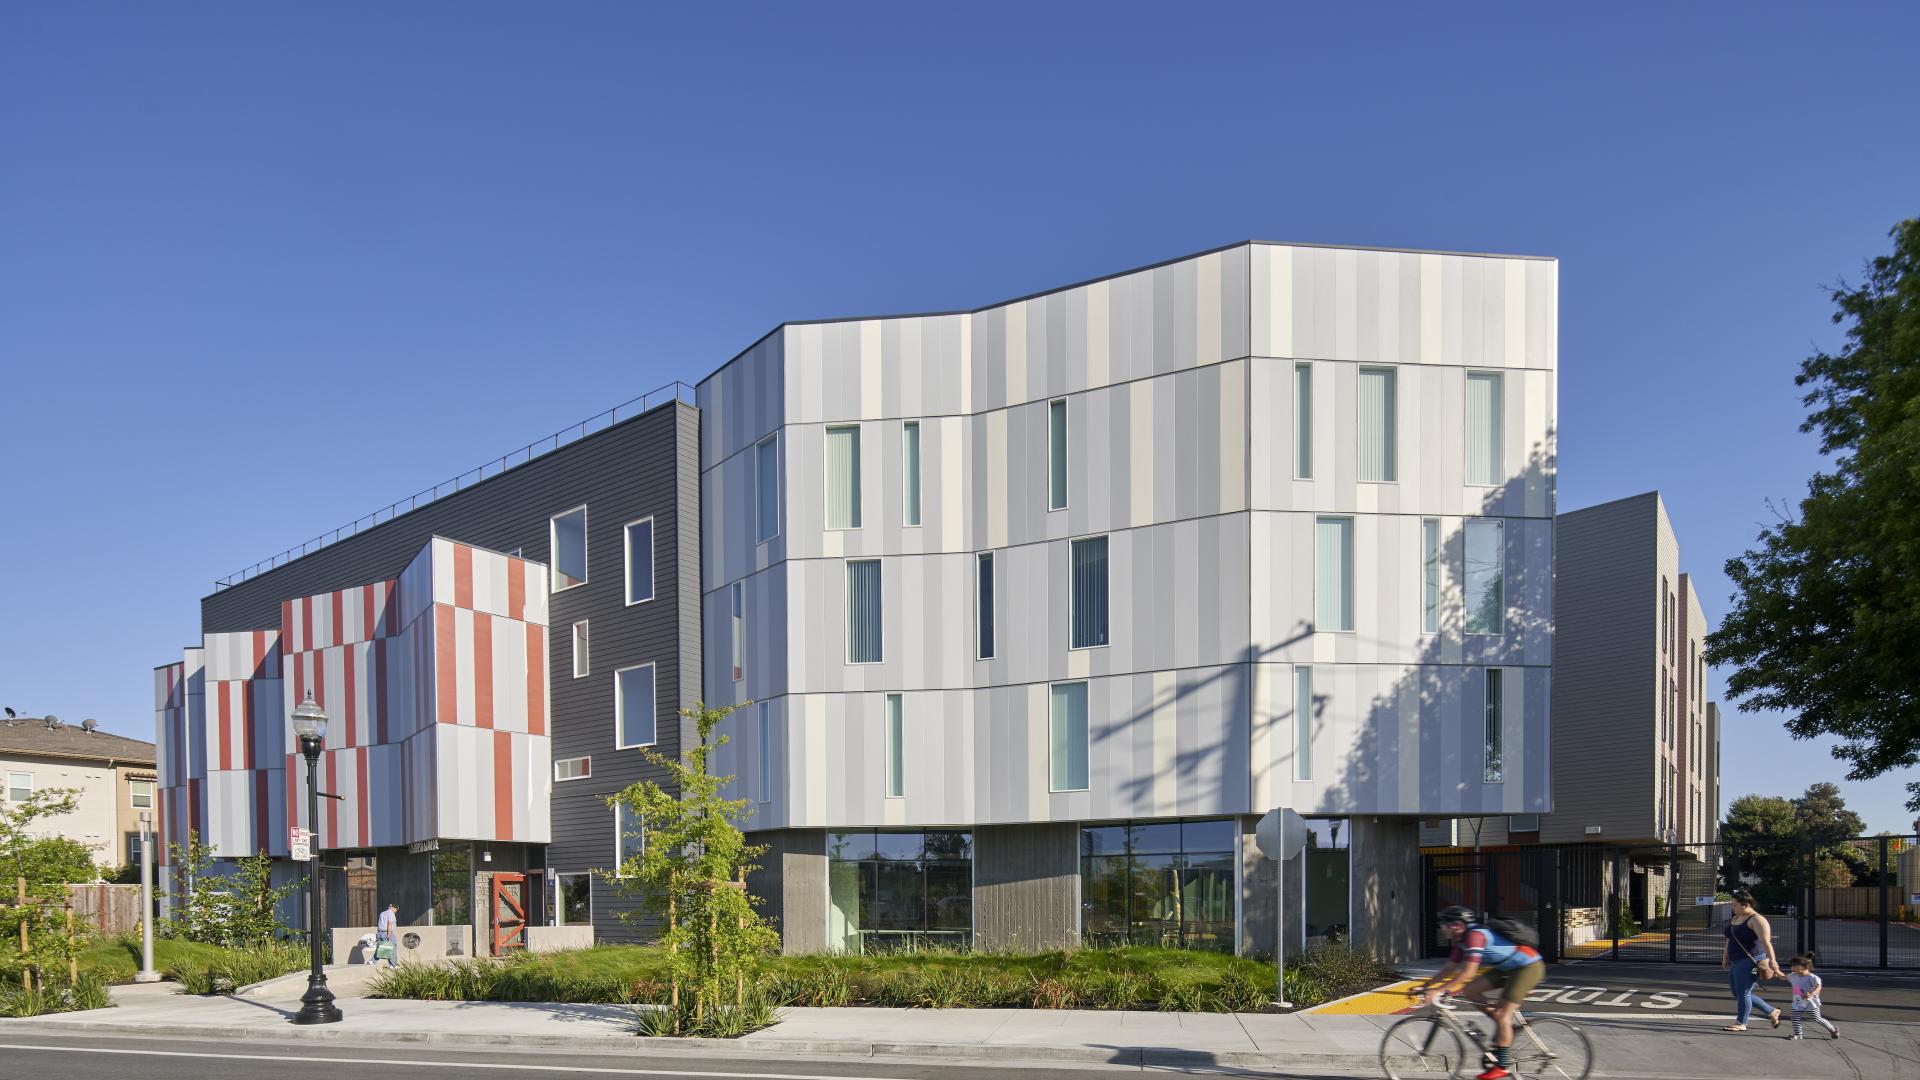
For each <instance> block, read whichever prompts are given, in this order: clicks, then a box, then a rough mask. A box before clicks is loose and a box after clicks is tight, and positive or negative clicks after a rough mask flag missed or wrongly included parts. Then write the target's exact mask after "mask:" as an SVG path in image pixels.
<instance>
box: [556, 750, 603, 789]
mask: <svg viewBox="0 0 1920 1080" xmlns="http://www.w3.org/2000/svg"><path fill="white" fill-rule="evenodd" d="M574 761H578V762H581V763H582V765H583V766H584V767H583V768H582V769H581V771H580V773H579V774H578V775H577V776H561V775H560V766H562V765H565V764H567V763H569V762H574ZM591 779H593V755H592V754H581V755H579V756H577V757H564V758H554V759H553V782H554V783H556V784H571V783H573V782H574V781H575V780H591Z"/></svg>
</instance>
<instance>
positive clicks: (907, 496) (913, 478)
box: [900, 420, 920, 525]
mask: <svg viewBox="0 0 1920 1080" xmlns="http://www.w3.org/2000/svg"><path fill="white" fill-rule="evenodd" d="M900 468H901V473H902V478H901V492H900V496H901V501H902V502H904V503H905V504H906V507H907V509H906V515H905V520H904V521H903V522H902V524H905V525H918V524H920V422H919V421H917V420H909V421H907V426H906V428H905V429H904V430H903V431H902V434H901V437H900Z"/></svg>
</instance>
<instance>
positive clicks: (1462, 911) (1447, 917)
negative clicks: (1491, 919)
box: [1437, 904, 1473, 926]
mask: <svg viewBox="0 0 1920 1080" xmlns="http://www.w3.org/2000/svg"><path fill="white" fill-rule="evenodd" d="M1437 921H1438V922H1439V923H1440V925H1441V926H1447V925H1450V924H1452V923H1457V922H1463V923H1467V924H1469V925H1471V924H1472V923H1473V909H1472V908H1466V907H1461V906H1460V905H1458V904H1455V905H1454V906H1452V907H1450V908H1445V909H1442V910H1441V912H1440V915H1439V918H1438V920H1437Z"/></svg>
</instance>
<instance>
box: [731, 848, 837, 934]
mask: <svg viewBox="0 0 1920 1080" xmlns="http://www.w3.org/2000/svg"><path fill="white" fill-rule="evenodd" d="M747 842H748V843H751V844H765V845H766V846H767V851H766V854H764V855H762V856H760V869H759V870H757V871H755V872H754V873H751V874H748V875H747V891H748V892H750V893H752V894H753V895H754V896H756V897H759V898H760V899H761V901H762V903H761V905H760V913H761V914H762V915H763V916H765V917H766V919H767V921H768V922H770V923H772V924H773V927H774V929H776V930H778V931H779V932H780V951H782V952H784V953H787V954H789V955H800V954H806V953H820V952H826V951H827V834H826V831H825V830H824V829H781V830H778V831H772V832H760V833H753V834H752V835H750V836H748V837H747Z"/></svg>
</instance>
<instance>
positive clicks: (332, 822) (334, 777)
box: [320, 754, 346, 848]
mask: <svg viewBox="0 0 1920 1080" xmlns="http://www.w3.org/2000/svg"><path fill="white" fill-rule="evenodd" d="M339 758H340V755H339V754H328V755H327V756H326V762H327V767H326V768H325V769H323V770H321V771H322V772H324V773H326V785H327V786H326V791H328V792H329V793H331V794H334V795H338V794H339V793H340V771H339V765H338V763H339ZM320 801H321V802H323V803H326V804H327V835H326V837H325V838H324V841H325V842H326V843H328V844H331V845H332V846H334V847H336V848H341V847H346V845H345V844H342V843H341V842H340V800H339V799H321V800H320Z"/></svg>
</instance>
